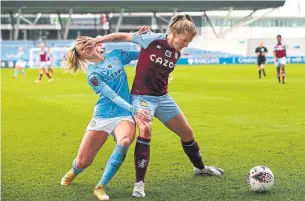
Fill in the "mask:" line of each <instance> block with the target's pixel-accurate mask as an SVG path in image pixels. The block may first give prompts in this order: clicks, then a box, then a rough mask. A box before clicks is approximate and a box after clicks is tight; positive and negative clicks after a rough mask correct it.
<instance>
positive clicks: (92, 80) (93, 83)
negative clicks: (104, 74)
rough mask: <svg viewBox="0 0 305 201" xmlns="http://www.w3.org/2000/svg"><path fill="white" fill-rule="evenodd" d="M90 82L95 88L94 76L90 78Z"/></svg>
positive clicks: (95, 80)
mask: <svg viewBox="0 0 305 201" xmlns="http://www.w3.org/2000/svg"><path fill="white" fill-rule="evenodd" d="M90 82H91V83H92V85H93V86H97V85H98V80H97V79H96V77H95V76H93V77H92V78H90Z"/></svg>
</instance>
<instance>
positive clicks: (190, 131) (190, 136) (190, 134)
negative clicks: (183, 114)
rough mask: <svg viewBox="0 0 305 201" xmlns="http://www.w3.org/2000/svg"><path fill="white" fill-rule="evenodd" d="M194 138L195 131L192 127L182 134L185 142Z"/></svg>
mask: <svg viewBox="0 0 305 201" xmlns="http://www.w3.org/2000/svg"><path fill="white" fill-rule="evenodd" d="M193 139H194V132H193V129H192V128H191V127H188V128H187V129H186V130H185V131H184V132H183V135H181V140H182V141H184V142H189V141H191V140H193Z"/></svg>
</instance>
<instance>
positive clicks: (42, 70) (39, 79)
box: [35, 62, 44, 83]
mask: <svg viewBox="0 0 305 201" xmlns="http://www.w3.org/2000/svg"><path fill="white" fill-rule="evenodd" d="M43 65H44V64H43V63H42V62H40V68H39V77H38V79H37V80H36V81H35V82H36V83H40V82H41V80H42V77H43V74H44V67H43Z"/></svg>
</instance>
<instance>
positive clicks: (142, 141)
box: [131, 95, 158, 197]
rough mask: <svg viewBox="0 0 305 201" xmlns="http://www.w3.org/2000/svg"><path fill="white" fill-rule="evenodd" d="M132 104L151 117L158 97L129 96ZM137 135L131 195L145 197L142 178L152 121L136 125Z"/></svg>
mask: <svg viewBox="0 0 305 201" xmlns="http://www.w3.org/2000/svg"><path fill="white" fill-rule="evenodd" d="M131 101H132V105H134V106H136V107H138V108H142V109H144V110H148V111H149V112H150V115H151V116H152V117H153V116H154V113H155V110H156V107H157V105H158V97H152V96H136V95H133V96H131ZM138 127H139V136H138V138H137V141H136V147H135V151H134V163H135V169H136V182H135V185H134V190H133V193H132V195H133V196H135V197H145V193H144V179H145V175H146V171H147V168H148V164H149V159H150V140H151V135H152V123H151V122H150V123H148V124H142V125H138Z"/></svg>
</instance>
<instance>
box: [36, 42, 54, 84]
mask: <svg viewBox="0 0 305 201" xmlns="http://www.w3.org/2000/svg"><path fill="white" fill-rule="evenodd" d="M39 59H40V70H39V78H38V79H37V80H36V81H35V82H36V83H40V82H41V79H42V76H43V74H46V76H47V77H48V78H49V80H48V82H52V81H53V79H52V77H51V75H50V74H49V73H48V72H47V69H46V68H47V67H48V60H47V59H48V53H47V51H46V50H45V47H44V44H43V43H40V52H39Z"/></svg>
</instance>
